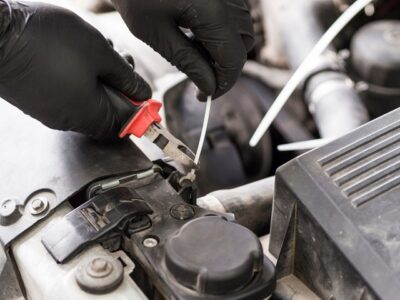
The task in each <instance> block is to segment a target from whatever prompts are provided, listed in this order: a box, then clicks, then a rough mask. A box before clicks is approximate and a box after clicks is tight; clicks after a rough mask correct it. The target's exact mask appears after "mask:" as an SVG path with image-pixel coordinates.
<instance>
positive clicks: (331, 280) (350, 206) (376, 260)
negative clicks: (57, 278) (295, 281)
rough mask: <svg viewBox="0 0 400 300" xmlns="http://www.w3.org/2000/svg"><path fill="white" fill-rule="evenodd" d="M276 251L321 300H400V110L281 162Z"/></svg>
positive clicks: (284, 267) (286, 269)
mask: <svg viewBox="0 0 400 300" xmlns="http://www.w3.org/2000/svg"><path fill="white" fill-rule="evenodd" d="M275 191H276V192H275V199H274V207H273V212H272V229H271V243H270V251H271V252H272V253H273V254H274V255H275V256H276V257H279V259H278V263H277V274H278V275H277V276H278V278H282V277H285V276H287V275H290V274H294V275H295V276H296V277H298V278H299V279H300V280H301V281H302V282H304V283H305V284H306V285H307V286H308V287H309V288H310V289H312V290H313V291H314V292H315V293H316V294H317V295H318V296H320V297H321V298H322V299H399V295H400V276H399V275H400V205H399V201H400V109H398V110H395V111H393V112H391V113H389V114H387V115H385V116H383V117H381V118H379V119H376V120H374V121H372V122H370V123H368V124H366V125H364V126H362V127H360V128H359V129H357V130H355V131H353V132H351V133H350V134H348V135H346V136H344V137H342V138H339V139H338V140H336V141H334V142H332V143H330V144H328V145H326V146H324V147H321V148H319V149H316V150H313V151H311V152H308V153H307V154H305V155H303V156H300V157H298V158H296V159H295V160H293V161H291V162H289V163H287V164H286V165H284V166H282V167H281V168H280V169H279V170H278V171H277V174H276V187H275Z"/></svg>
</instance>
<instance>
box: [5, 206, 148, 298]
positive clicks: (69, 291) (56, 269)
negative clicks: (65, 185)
mask: <svg viewBox="0 0 400 300" xmlns="http://www.w3.org/2000/svg"><path fill="white" fill-rule="evenodd" d="M71 210H72V208H71V206H70V205H69V204H67V203H65V204H63V205H61V206H60V207H59V208H57V210H56V211H55V212H54V213H53V214H52V215H50V216H49V217H48V218H46V219H45V220H43V222H41V223H40V224H38V226H35V227H34V228H32V230H30V231H29V232H27V233H26V234H24V235H22V236H21V237H19V238H18V239H17V240H15V241H14V242H13V244H12V246H11V248H12V253H13V258H14V259H15V265H16V267H17V268H18V273H19V276H20V280H22V282H23V285H24V288H25V293H26V294H25V297H27V299H32V300H37V299H59V300H69V299H80V300H95V299H99V297H100V298H101V297H107V298H108V299H115V300H124V299H138V300H139V299H140V300H145V299H147V298H146V297H145V296H144V294H143V293H142V291H141V290H140V289H139V287H138V286H137V285H136V283H135V282H134V281H133V280H132V279H131V278H130V277H129V274H130V273H132V271H133V270H134V268H135V265H134V264H133V262H132V261H131V259H129V257H128V256H127V255H126V254H125V253H124V252H123V251H117V252H115V253H110V252H108V251H106V250H105V249H104V248H102V247H101V246H100V245H93V246H91V247H87V248H85V249H84V250H83V251H82V252H80V253H79V254H78V255H76V256H75V257H74V258H72V259H71V260H69V261H68V262H67V263H64V264H58V263H57V262H56V261H55V260H54V259H53V258H52V257H51V255H50V254H49V253H48V252H47V251H46V248H45V247H43V245H42V243H41V237H42V236H43V234H44V229H45V228H46V226H49V224H51V223H52V222H54V221H56V220H59V219H61V218H62V217H63V216H65V215H66V214H68V213H69V212H71ZM98 257H101V258H104V259H106V260H107V261H111V262H113V263H114V264H116V265H118V263H120V261H122V262H123V266H124V267H123V274H122V281H121V278H120V276H121V273H120V271H121V270H120V269H118V270H114V269H113V274H112V275H111V274H107V273H108V270H109V269H108V268H107V269H106V272H105V273H104V272H103V275H104V274H107V275H106V276H105V277H102V278H106V277H108V276H110V275H111V276H114V275H118V276H115V277H114V279H113V278H111V277H108V278H106V279H105V281H103V280H102V279H101V278H98V279H99V280H93V281H92V285H91V287H90V288H89V289H88V288H86V289H85V288H84V289H85V290H83V289H82V288H81V286H80V284H79V282H78V281H77V279H76V276H77V275H78V274H79V273H80V272H81V267H82V266H87V264H88V263H89V262H91V261H92V260H93V259H94V258H98ZM120 266H121V265H120ZM99 267H100V268H101V267H102V266H101V265H100V266H99ZM117 268H119V267H117ZM115 271H117V272H115ZM92 274H93V273H92ZM78 277H79V275H78ZM1 279H2V280H3V278H1ZM110 279H113V280H111V282H112V281H114V280H115V279H117V280H116V281H114V282H112V283H114V284H111V285H108V288H107V286H105V285H104V283H107V281H108V283H110V281H109V280H110ZM78 280H80V279H78ZM3 283H4V284H6V283H7V281H4V282H3V281H1V284H0V285H1V288H0V291H1V292H0V297H1V296H3V294H2V292H3V290H4V289H3V288H4V287H5V286H3ZM83 284H85V283H84V282H83ZM94 293H96V294H94ZM99 293H102V294H103V295H98V294H99ZM104 294H105V295H104ZM1 299H22V298H17V297H15V298H11V297H10V298H9V297H4V298H1Z"/></svg>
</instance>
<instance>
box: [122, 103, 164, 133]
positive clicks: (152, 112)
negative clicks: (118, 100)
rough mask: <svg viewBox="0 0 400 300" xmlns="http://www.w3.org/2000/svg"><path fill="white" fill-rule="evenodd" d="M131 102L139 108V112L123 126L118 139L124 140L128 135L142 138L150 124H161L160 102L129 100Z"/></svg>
mask: <svg viewBox="0 0 400 300" xmlns="http://www.w3.org/2000/svg"><path fill="white" fill-rule="evenodd" d="M131 102H132V103H133V104H134V105H136V106H139V110H138V111H137V112H136V113H135V114H134V115H133V116H132V117H131V118H130V120H129V121H128V122H127V123H126V124H125V126H124V127H123V129H122V130H121V132H120V134H119V137H120V138H124V137H126V136H127V135H130V134H133V135H134V136H136V137H142V136H143V135H144V134H145V133H146V131H147V129H149V127H150V126H151V124H153V123H160V122H161V116H160V114H159V111H160V109H161V106H162V104H161V102H159V101H157V100H153V99H150V100H147V101H144V102H136V101H133V100H131Z"/></svg>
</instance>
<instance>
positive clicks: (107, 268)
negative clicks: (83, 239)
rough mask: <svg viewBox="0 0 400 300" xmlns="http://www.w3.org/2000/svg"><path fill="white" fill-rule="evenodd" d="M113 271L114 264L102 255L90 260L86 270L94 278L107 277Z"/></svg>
mask: <svg viewBox="0 0 400 300" xmlns="http://www.w3.org/2000/svg"><path fill="white" fill-rule="evenodd" d="M112 271H113V266H112V264H111V263H110V262H109V261H107V260H106V259H104V258H102V257H96V258H94V259H93V260H92V261H91V262H89V264H88V266H87V268H86V272H87V273H88V275H89V276H91V277H94V278H100V277H106V276H108V275H110V274H111V272H112Z"/></svg>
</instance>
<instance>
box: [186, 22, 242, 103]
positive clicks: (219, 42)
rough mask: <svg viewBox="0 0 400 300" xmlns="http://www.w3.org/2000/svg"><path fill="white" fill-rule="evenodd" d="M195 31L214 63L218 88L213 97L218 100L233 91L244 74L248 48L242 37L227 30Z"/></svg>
mask: <svg viewBox="0 0 400 300" xmlns="http://www.w3.org/2000/svg"><path fill="white" fill-rule="evenodd" d="M193 31H194V34H195V36H196V38H197V39H199V40H200V41H201V42H202V45H203V46H204V48H205V49H206V50H207V51H208V53H209V54H210V56H211V57H212V59H213V61H214V65H213V67H214V70H215V74H216V80H217V88H216V90H215V92H214V93H213V94H212V96H213V99H215V98H218V97H219V96H221V95H223V94H224V93H226V92H227V91H229V90H230V89H231V87H232V86H233V85H234V84H235V82H236V80H237V79H238V77H239V75H240V73H241V72H242V68H243V65H244V63H245V62H246V59H247V51H246V47H245V45H244V43H243V41H242V39H241V36H239V35H238V34H234V33H232V32H229V30H227V29H226V28H222V27H221V28H219V29H217V30H212V29H210V31H208V30H206V32H205V31H204V30H202V31H201V32H198V31H197V30H196V29H194V30H193ZM202 92H203V91H202ZM200 97H201V96H200Z"/></svg>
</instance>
